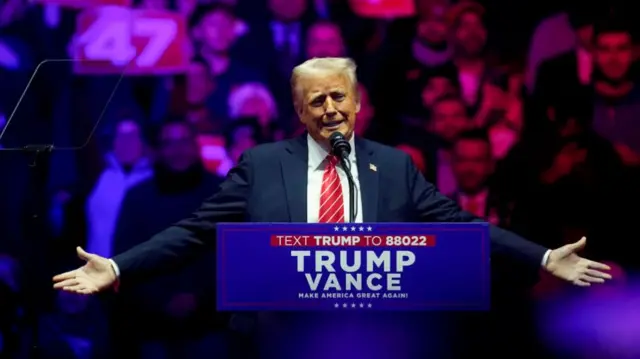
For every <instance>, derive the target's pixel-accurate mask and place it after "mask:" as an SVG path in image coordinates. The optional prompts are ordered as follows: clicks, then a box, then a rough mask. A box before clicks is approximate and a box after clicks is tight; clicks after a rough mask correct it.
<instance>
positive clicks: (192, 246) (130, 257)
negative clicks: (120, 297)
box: [113, 152, 252, 284]
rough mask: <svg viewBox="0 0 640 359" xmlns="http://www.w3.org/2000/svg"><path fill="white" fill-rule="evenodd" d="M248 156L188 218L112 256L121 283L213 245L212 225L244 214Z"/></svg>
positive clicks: (183, 262) (172, 267)
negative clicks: (118, 271)
mask: <svg viewBox="0 0 640 359" xmlns="http://www.w3.org/2000/svg"><path fill="white" fill-rule="evenodd" d="M251 176H252V171H251V155H250V153H249V152H247V153H245V154H244V155H243V156H242V158H241V159H240V161H239V163H238V165H237V166H236V167H235V168H233V169H232V170H231V171H230V172H229V174H228V175H227V178H226V180H225V181H223V182H222V184H221V185H220V189H219V190H218V192H217V193H216V194H214V195H213V196H212V197H210V198H208V199H207V200H205V201H204V203H203V204H202V205H201V206H200V208H199V209H198V210H196V211H195V212H194V213H193V214H192V215H191V216H190V217H189V218H186V219H184V220H181V221H180V222H178V223H176V224H174V225H172V226H171V227H169V228H167V229H165V230H164V231H162V232H160V233H158V234H156V235H155V236H153V237H152V238H151V239H150V240H148V241H146V242H144V243H141V244H139V245H137V246H135V247H133V248H131V249H129V250H128V251H126V252H123V253H122V254H119V255H117V256H115V257H114V258H113V261H114V262H115V263H116V264H117V266H118V268H119V270H120V278H121V280H122V283H123V284H125V283H126V284H129V283H131V282H137V281H139V280H144V279H146V278H148V277H149V276H155V275H159V274H162V273H165V272H168V271H171V270H175V269H177V268H178V267H181V266H183V265H186V264H188V263H189V262H190V261H191V260H193V259H195V257H197V256H199V255H201V254H203V253H205V251H207V250H213V249H214V248H215V239H216V224H217V223H221V222H239V221H242V219H243V218H244V216H245V210H246V207H247V199H248V197H249V194H250V187H251V182H252V178H251Z"/></svg>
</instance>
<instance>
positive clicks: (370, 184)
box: [355, 137, 379, 223]
mask: <svg viewBox="0 0 640 359" xmlns="http://www.w3.org/2000/svg"><path fill="white" fill-rule="evenodd" d="M355 145H356V158H357V160H356V161H357V165H358V177H359V182H360V197H361V199H362V221H363V222H365V223H373V222H377V221H378V190H379V188H378V167H377V166H378V164H377V163H376V156H375V153H374V152H373V151H372V150H371V149H370V148H368V147H367V143H366V141H365V140H361V139H359V138H357V137H356V138H355Z"/></svg>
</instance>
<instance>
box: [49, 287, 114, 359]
mask: <svg viewBox="0 0 640 359" xmlns="http://www.w3.org/2000/svg"><path fill="white" fill-rule="evenodd" d="M90 299H91V298H89V297H87V296H82V295H78V294H73V293H67V292H63V291H61V292H58V293H57V298H56V306H55V309H54V311H53V312H52V313H49V314H47V315H45V316H44V317H43V318H42V320H41V323H40V339H39V345H40V347H41V350H42V357H43V358H45V359H63V358H64V359H67V358H69V359H89V358H92V357H95V356H97V355H98V352H97V351H98V350H100V348H98V347H97V346H96V345H95V344H96V340H97V339H98V338H100V336H101V334H104V333H98V332H97V331H96V329H98V328H99V327H100V326H98V325H95V323H94V321H95V320H96V319H97V318H96V317H93V316H91V314H90V313H89V308H88V303H89V301H90Z"/></svg>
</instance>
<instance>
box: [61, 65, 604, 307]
mask: <svg viewBox="0 0 640 359" xmlns="http://www.w3.org/2000/svg"><path fill="white" fill-rule="evenodd" d="M355 68H356V65H355V63H354V62H353V61H352V60H350V59H345V58H318V59H312V60H308V61H306V62H305V63H303V64H301V65H299V66H298V67H296V68H295V69H294V71H293V75H292V81H291V83H292V91H293V95H294V106H295V108H296V111H297V113H298V116H299V118H300V121H301V122H302V123H303V124H304V125H305V126H306V128H307V132H308V134H306V135H304V136H302V137H299V138H294V139H291V140H286V141H281V142H275V143H270V144H265V145H261V146H257V147H255V148H254V149H252V150H249V151H247V152H246V153H245V154H244V155H243V156H242V158H241V159H240V161H239V164H238V165H237V166H236V167H235V168H234V169H232V170H231V172H230V173H229V175H228V176H227V179H226V180H225V181H224V182H223V183H222V185H221V186H220V189H219V191H218V192H217V193H216V194H214V195H213V196H212V197H210V198H209V199H207V200H206V201H205V202H204V203H203V204H202V206H201V207H200V209H198V210H197V211H196V212H195V213H194V214H193V215H192V216H191V217H189V218H187V219H185V220H182V221H180V222H178V223H177V224H175V225H173V226H171V227H169V228H168V229H166V230H164V231H163V232H160V233H159V234H157V235H155V236H154V237H153V238H152V239H151V240H149V241H147V242H144V243H142V244H140V245H138V246H136V247H134V248H132V249H130V250H128V251H126V252H124V253H121V254H119V255H117V256H115V257H114V258H111V259H108V258H103V257H100V256H97V255H95V254H89V253H86V252H85V251H84V250H82V249H81V248H78V255H79V256H80V257H81V258H82V259H84V260H85V261H87V263H86V264H85V265H84V266H83V267H81V268H79V269H76V270H73V271H69V272H67V273H64V274H61V275H58V276H56V277H54V282H55V284H54V287H55V288H58V289H63V290H67V291H71V292H76V293H81V294H91V293H96V292H98V291H101V290H104V289H107V288H109V287H112V286H114V285H116V284H117V283H120V282H121V283H122V284H123V285H130V284H131V283H135V282H136V281H139V280H145V279H147V278H149V277H150V276H152V275H155V274H157V273H160V272H163V271H170V270H172V269H174V268H175V267H176V266H179V265H183V264H186V263H188V262H189V261H190V260H191V258H193V257H196V256H198V255H199V254H201V253H203V252H204V251H203V250H204V249H206V248H212V247H213V246H214V243H215V237H216V223H219V222H344V221H345V220H346V216H347V214H348V213H349V201H348V200H345V199H346V198H348V195H346V193H345V192H346V191H347V190H348V185H347V182H346V179H345V174H344V173H343V171H342V169H341V168H338V167H337V166H336V161H337V160H336V158H335V156H333V155H331V154H330V153H329V150H328V149H329V145H328V142H329V141H328V139H329V136H330V135H331V134H332V133H334V132H335V131H339V132H341V133H342V134H344V135H345V137H346V138H347V139H349V141H350V142H351V145H352V148H354V151H352V152H351V154H350V157H349V160H350V161H351V162H352V163H353V166H352V168H353V177H354V179H355V181H356V184H359V185H358V186H357V187H358V188H360V191H361V195H359V196H357V198H358V202H359V203H357V208H361V209H362V211H358V212H357V215H356V222H471V221H479V220H480V219H478V218H476V217H474V216H472V215H471V214H468V213H466V212H463V211H461V210H460V209H459V207H458V206H457V205H456V204H455V202H454V201H452V200H450V199H448V198H447V197H446V196H444V195H442V194H440V193H439V192H438V191H437V190H436V188H435V186H433V185H432V184H430V183H428V182H427V181H426V180H425V179H424V177H423V176H422V175H421V174H420V173H419V172H418V170H417V169H416V167H415V166H414V165H413V164H412V161H411V159H410V158H409V156H408V155H406V154H405V153H404V152H402V151H399V150H397V149H393V148H390V147H386V146H383V145H381V144H378V143H375V142H372V141H367V140H364V139H360V138H354V136H353V129H354V123H355V118H356V113H357V112H358V111H359V109H360V101H359V96H358V93H357V79H356V75H355ZM343 193H345V195H344V196H343ZM585 244H586V240H585V239H584V238H583V239H581V240H580V241H578V242H576V243H572V244H569V245H566V246H563V247H560V248H558V249H555V250H548V249H546V248H544V247H542V246H540V245H537V244H534V243H532V242H529V241H527V240H525V239H523V238H521V237H519V236H517V235H515V234H513V233H511V232H508V231H505V230H503V229H500V228H498V227H495V226H492V227H491V245H492V253H501V254H506V255H508V256H510V257H512V258H514V259H517V260H518V261H519V262H521V263H523V264H526V265H527V266H529V267H531V268H533V269H534V270H535V269H536V268H538V267H540V266H542V267H543V268H545V269H546V270H547V271H549V272H550V273H551V274H553V275H555V276H557V277H559V278H562V279H564V280H567V281H570V282H572V283H573V284H575V285H579V286H589V285H591V284H592V283H602V282H604V280H605V279H609V278H611V276H610V275H609V274H607V273H605V272H604V271H606V270H608V269H609V268H608V267H607V266H606V265H604V264H600V263H596V262H593V261H590V260H587V259H583V258H581V257H579V256H578V255H577V254H576V251H578V250H580V249H581V248H583V247H584V245H585Z"/></svg>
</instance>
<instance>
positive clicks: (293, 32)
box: [267, 0, 308, 77]
mask: <svg viewBox="0 0 640 359" xmlns="http://www.w3.org/2000/svg"><path fill="white" fill-rule="evenodd" d="M267 3H268V8H269V13H270V15H271V19H270V20H271V22H270V30H271V31H270V34H271V36H270V40H271V43H272V45H273V49H274V50H275V54H274V56H275V62H276V63H277V64H279V65H280V66H278V67H277V69H278V70H279V71H280V74H281V75H282V76H283V77H289V74H290V73H291V70H292V69H293V67H294V66H296V65H297V64H298V63H299V62H300V61H301V60H302V59H303V56H304V55H303V49H304V38H303V34H304V33H305V32H306V26H305V24H304V23H303V21H302V20H303V18H302V17H303V15H304V13H305V11H306V10H307V6H308V1H307V0H291V1H289V0H268V1H267Z"/></svg>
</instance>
